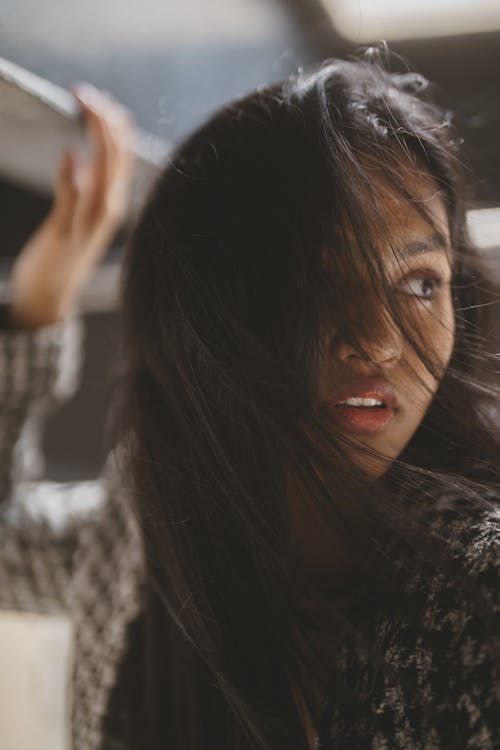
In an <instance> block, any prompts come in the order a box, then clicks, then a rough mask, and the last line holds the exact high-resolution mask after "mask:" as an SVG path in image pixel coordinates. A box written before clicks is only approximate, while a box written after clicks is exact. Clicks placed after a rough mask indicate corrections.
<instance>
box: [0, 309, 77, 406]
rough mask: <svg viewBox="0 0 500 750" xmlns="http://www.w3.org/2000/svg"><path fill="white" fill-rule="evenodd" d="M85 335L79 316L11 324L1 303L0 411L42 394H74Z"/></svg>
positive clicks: (64, 395)
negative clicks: (49, 322)
mask: <svg viewBox="0 0 500 750" xmlns="http://www.w3.org/2000/svg"><path fill="white" fill-rule="evenodd" d="M4 324H5V325H4ZM81 339H82V335H81V324H80V323H79V321H78V320H77V319H76V318H71V319H69V320H66V321H64V322H62V323H57V324H55V325H50V326H44V327H40V328H33V329H32V328H20V327H16V326H13V325H12V324H9V318H8V310H6V306H4V305H0V411H2V412H5V411H10V410H11V409H13V408H14V409H15V408H16V406H18V405H19V404H20V403H23V402H26V401H28V402H31V401H32V400H37V399H39V398H40V397H43V398H45V397H49V398H51V397H53V398H56V399H57V400H59V398H66V397H68V396H70V395H72V394H73V392H74V391H75V390H76V388H77V385H78V374H79V370H80V363H81Z"/></svg>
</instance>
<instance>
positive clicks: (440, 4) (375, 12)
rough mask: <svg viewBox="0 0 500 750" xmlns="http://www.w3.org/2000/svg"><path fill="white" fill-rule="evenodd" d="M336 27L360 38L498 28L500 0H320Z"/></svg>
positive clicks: (365, 40)
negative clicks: (416, 0) (414, 0)
mask: <svg viewBox="0 0 500 750" xmlns="http://www.w3.org/2000/svg"><path fill="white" fill-rule="evenodd" d="M323 2H324V5H325V7H326V9H327V10H328V12H329V13H330V15H331V17H332V19H333V22H334V24H335V27H336V29H337V30H338V31H339V32H340V33H341V34H342V35H343V36H345V37H347V38H349V39H351V40H354V41H359V42H372V41H376V40H380V39H388V40H394V39H417V38H426V37H432V36H449V35H454V34H471V33H474V32H481V31H494V30H497V29H500V0H418V2H412V1H411V0H323Z"/></svg>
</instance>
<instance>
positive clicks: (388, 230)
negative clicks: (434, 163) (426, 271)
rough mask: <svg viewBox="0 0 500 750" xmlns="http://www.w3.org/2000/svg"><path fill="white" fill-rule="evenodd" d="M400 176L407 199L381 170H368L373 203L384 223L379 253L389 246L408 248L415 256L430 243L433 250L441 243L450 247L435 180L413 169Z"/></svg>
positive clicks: (445, 216)
mask: <svg viewBox="0 0 500 750" xmlns="http://www.w3.org/2000/svg"><path fill="white" fill-rule="evenodd" d="M402 178H403V180H404V188H405V191H407V193H408V194H409V196H410V199H408V195H403V194H402V193H401V192H400V191H399V190H397V188H396V187H395V186H394V185H393V184H392V183H391V181H390V180H389V179H388V177H387V176H386V175H385V174H384V173H383V172H382V171H381V170H380V169H374V168H372V169H371V173H370V182H371V184H372V185H373V194H374V202H375V204H376V211H377V214H378V215H379V216H380V218H381V219H382V226H383V231H382V232H381V236H380V237H379V240H380V242H379V244H380V248H381V250H382V252H383V251H384V249H385V250H387V249H388V248H389V247H390V248H392V249H393V250H394V249H397V248H409V249H410V253H409V254H411V255H414V254H418V252H419V251H420V252H425V251H426V250H427V249H430V248H429V247H428V245H429V244H431V245H432V246H433V247H435V248H436V249H438V248H439V246H440V245H441V246H442V248H443V249H445V248H447V247H449V244H450V231H449V223H448V215H447V212H446V207H445V204H444V200H443V196H442V193H441V192H440V191H439V189H438V188H437V186H436V184H435V182H434V181H433V180H432V178H431V177H430V176H429V175H426V174H423V173H422V172H417V171H416V170H415V171H408V173H407V174H406V175H405V174H404V173H403V174H402ZM378 229H379V230H380V226H379V227H378Z"/></svg>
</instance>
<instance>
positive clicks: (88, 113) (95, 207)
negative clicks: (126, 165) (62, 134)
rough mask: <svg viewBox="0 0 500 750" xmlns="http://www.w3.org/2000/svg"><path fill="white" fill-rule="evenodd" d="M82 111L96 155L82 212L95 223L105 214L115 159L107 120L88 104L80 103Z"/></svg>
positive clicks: (88, 170) (90, 170) (93, 157)
mask: <svg viewBox="0 0 500 750" xmlns="http://www.w3.org/2000/svg"><path fill="white" fill-rule="evenodd" d="M81 107H82V111H83V114H84V117H85V120H86V124H87V132H88V136H89V139H90V141H91V145H92V151H93V154H92V158H91V160H90V162H89V163H88V165H87V173H88V180H87V185H86V191H85V194H84V195H83V196H82V204H81V211H82V214H83V215H84V216H85V218H86V219H87V221H89V222H93V221H97V220H99V218H100V217H101V216H102V214H103V213H104V212H105V208H106V196H107V189H108V184H109V181H110V176H111V174H112V172H113V161H114V159H115V158H116V155H115V153H114V151H115V149H114V145H113V142H112V139H111V135H110V132H109V127H108V125H107V123H106V120H105V118H103V117H102V116H101V115H100V114H99V113H98V112H97V111H96V110H95V109H94V108H93V107H92V106H90V105H89V104H88V103H87V102H81Z"/></svg>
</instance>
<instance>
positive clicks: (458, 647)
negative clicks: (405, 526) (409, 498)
mask: <svg viewBox="0 0 500 750" xmlns="http://www.w3.org/2000/svg"><path fill="white" fill-rule="evenodd" d="M77 352H78V331H77V328H76V327H75V324H74V323H68V324H65V325H63V326H53V327H51V328H47V329H43V330H38V331H34V332H30V331H3V332H1V331H0V482H1V491H2V495H1V498H3V500H4V502H3V503H2V505H0V508H1V515H0V607H4V608H9V609H20V610H24V611H36V612H48V613H49V612H61V611H64V612H66V613H69V615H70V617H71V619H72V621H73V624H74V630H75V645H74V660H73V676H72V694H73V700H72V717H71V740H72V750H111V749H112V748H117V747H120V744H119V743H116V742H114V741H113V740H112V738H110V737H106V736H105V733H104V729H103V726H104V721H103V719H104V716H105V714H106V710H107V707H108V702H109V699H110V695H111V691H112V688H113V685H114V683H115V681H116V678H117V673H118V668H119V665H120V661H121V658H122V656H123V655H124V652H125V648H126V635H127V628H128V626H129V624H130V623H131V622H132V620H133V619H134V618H135V617H136V615H137V614H138V613H139V612H140V601H141V597H140V590H141V588H140V586H141V580H142V575H143V550H142V546H141V536H140V534H139V531H138V528H137V525H136V521H135V519H134V515H133V512H132V509H131V503H130V501H129V499H128V498H127V492H126V491H125V490H124V488H123V487H120V485H119V483H118V480H117V472H116V471H114V470H113V462H112V460H111V461H110V463H109V464H108V467H107V472H106V476H105V478H104V479H103V480H102V482H93V483H80V484H76V485H67V484H66V485H57V484H55V483H47V482H45V483H44V482H40V481H38V480H37V481H33V477H34V476H35V475H36V474H37V473H39V470H40V467H39V466H38V467H37V461H33V455H34V450H33V448H34V443H33V441H34V437H33V436H34V435H36V433H37V432H38V433H39V430H40V425H41V422H42V421H43V418H44V417H45V415H46V414H47V412H48V411H49V409H50V407H51V406H52V405H54V404H55V403H56V402H57V399H58V398H60V397H61V396H64V395H68V394H69V393H70V392H71V390H72V388H74V387H75V384H76V379H77V378H76V376H77V369H78V368H77V366H76V363H77V360H78V354H77ZM30 454H31V460H27V457H28V459H29V456H30ZM27 475H30V476H29V478H28V480H27V479H26V476H27ZM422 512H425V514H426V519H427V520H428V523H429V525H430V526H434V527H435V528H436V529H439V530H441V531H443V530H444V532H445V536H447V537H448V538H449V539H450V540H451V541H452V542H453V545H454V548H455V550H456V551H457V554H458V555H459V557H460V559H461V560H462V562H463V563H464V564H465V566H466V567H467V568H468V570H469V571H470V573H471V574H472V576H473V577H474V581H475V586H476V588H477V591H478V592H480V593H481V595H482V597H483V600H484V601H485V602H487V608H486V611H485V610H484V608H483V609H481V611H476V610H475V608H474V605H473V604H471V603H470V602H468V603H467V602H466V601H463V600H462V598H461V596H460V593H459V592H458V591H457V589H456V587H454V586H453V584H452V583H451V582H450V581H448V580H447V578H446V576H445V575H444V574H442V575H437V576H435V577H434V578H433V579H432V580H426V581H421V580H419V579H418V576H417V577H415V578H413V579H410V580H408V582H407V584H406V585H405V587H404V591H402V597H405V598H406V599H408V598H413V599H415V602H416V609H415V611H417V612H418V616H416V617H411V618H408V616H406V615H404V614H399V613H398V611H396V610H397V607H396V608H392V609H391V608H387V607H386V606H381V604H380V602H378V601H377V600H374V599H373V595H372V594H371V592H370V591H369V590H368V589H363V588H361V589H360V590H359V592H357V594H356V595H355V597H354V598H353V600H352V604H351V605H350V612H349V617H350V619H351V620H352V621H354V622H357V623H358V624H359V627H360V630H361V631H362V632H363V634H364V635H365V637H366V638H367V642H368V643H371V644H373V645H375V646H376V647H377V648H378V653H379V654H381V655H382V657H383V661H384V662H385V664H386V665H387V666H388V668H387V669H385V668H383V669H381V668H379V667H377V666H376V662H374V661H373V660H370V659H368V658H367V656H366V649H364V648H362V647H360V645H359V642H358V640H357V639H356V638H350V637H348V636H346V637H345V638H344V639H343V640H342V642H341V645H340V648H339V652H338V657H337V668H338V679H337V680H336V687H335V690H334V691H333V692H332V693H331V694H330V695H329V699H328V700H327V701H326V703H325V705H324V708H323V711H322V715H321V717H320V720H319V723H318V727H317V731H318V737H317V747H318V748H320V750H340V749H341V748H342V749H345V750H361V749H362V748H363V749H364V748H366V749H367V750H368V748H371V749H372V750H397V749H398V748H399V749H400V750H403V749H404V750H434V749H435V750H453V749H454V748H470V749H472V748H477V749H479V748H480V749H481V750H494V749H498V748H500V596H499V591H500V585H499V584H500V580H499V579H500V575H499V571H500V555H499V547H500V544H499V540H500V515H499V513H498V510H495V508H494V507H491V508H488V507H487V506H483V505H482V504H479V503H477V504H475V503H474V502H471V501H467V502H466V501H464V500H460V499H456V498H449V497H440V498H439V499H437V500H435V501H434V502H433V504H432V507H430V508H429V507H427V508H422ZM401 611H402V612H403V609H402V610H401ZM404 611H405V612H408V608H405V609H404ZM145 750H147V749H145Z"/></svg>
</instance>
